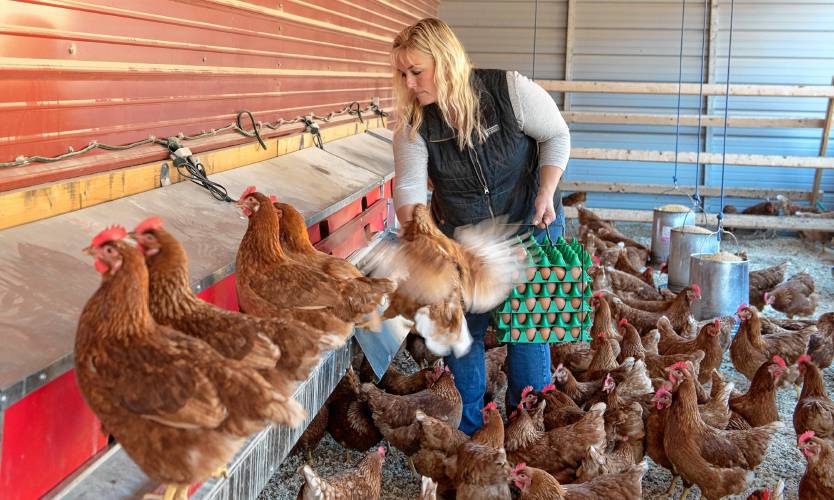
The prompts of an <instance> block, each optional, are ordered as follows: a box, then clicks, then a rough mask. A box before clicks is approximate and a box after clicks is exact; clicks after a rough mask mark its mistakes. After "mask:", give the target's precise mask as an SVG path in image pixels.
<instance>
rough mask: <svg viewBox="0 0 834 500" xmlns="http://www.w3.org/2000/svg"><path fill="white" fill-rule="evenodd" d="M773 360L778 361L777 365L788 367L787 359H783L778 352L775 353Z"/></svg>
mask: <svg viewBox="0 0 834 500" xmlns="http://www.w3.org/2000/svg"><path fill="white" fill-rule="evenodd" d="M773 362H774V363H776V364H777V365H779V366H781V367H782V368H786V367H787V366H786V365H785V360H784V359H782V356H779V355H778V354H777V355H775V356H773Z"/></svg>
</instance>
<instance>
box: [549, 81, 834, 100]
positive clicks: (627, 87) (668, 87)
mask: <svg viewBox="0 0 834 500" xmlns="http://www.w3.org/2000/svg"><path fill="white" fill-rule="evenodd" d="M536 83H538V84H539V85H541V86H542V88H544V89H545V90H549V91H551V92H594V93H610V94H660V95H677V93H678V84H677V83H664V82H611V81H565V80H536ZM699 87H700V86H699V85H698V84H697V83H682V84H681V94H684V95H698V92H699ZM725 92H726V88H725V86H724V84H718V83H708V84H705V85H704V90H703V94H704V95H711V96H716V95H724V94H725ZM730 95H734V96H757V97H762V96H781V97H834V86H832V85H754V84H733V85H730Z"/></svg>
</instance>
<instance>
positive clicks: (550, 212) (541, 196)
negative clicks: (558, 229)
mask: <svg viewBox="0 0 834 500" xmlns="http://www.w3.org/2000/svg"><path fill="white" fill-rule="evenodd" d="M563 173H564V170H562V169H561V168H559V167H556V166H553V165H543V166H542V169H541V182H540V187H539V192H538V194H537V195H536V201H535V202H534V203H533V206H534V208H535V209H536V212H535V215H533V221H532V223H533V224H534V225H535V226H537V227H540V228H542V229H544V228H545V227H546V226H547V225H548V224H550V223H551V222H553V221H554V220H556V208H555V207H554V206H553V194H554V193H555V192H556V186H558V185H559V181H560V180H561V179H562V174H563Z"/></svg>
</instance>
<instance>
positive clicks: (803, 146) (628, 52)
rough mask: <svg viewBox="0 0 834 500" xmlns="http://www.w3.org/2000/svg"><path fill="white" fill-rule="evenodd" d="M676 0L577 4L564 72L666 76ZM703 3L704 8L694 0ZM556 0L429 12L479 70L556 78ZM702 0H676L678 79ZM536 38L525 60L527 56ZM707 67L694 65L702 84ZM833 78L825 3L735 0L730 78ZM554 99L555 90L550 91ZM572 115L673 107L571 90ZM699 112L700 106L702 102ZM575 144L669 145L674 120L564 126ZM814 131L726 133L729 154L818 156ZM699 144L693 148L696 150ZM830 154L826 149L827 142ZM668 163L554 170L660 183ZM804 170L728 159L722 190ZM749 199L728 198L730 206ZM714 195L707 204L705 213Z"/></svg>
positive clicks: (802, 106) (801, 112)
mask: <svg viewBox="0 0 834 500" xmlns="http://www.w3.org/2000/svg"><path fill="white" fill-rule="evenodd" d="M683 4H684V2H683V0H679V1H661V0H655V1H651V0H649V1H634V0H607V1H597V0H577V1H576V2H575V9H576V10H575V16H576V17H575V22H576V25H575V35H574V50H573V54H574V55H573V69H572V73H573V79H574V80H618V81H647V82H649V81H657V82H676V81H677V80H678V61H679V57H678V56H679V51H680V37H681V31H680V26H681V12H682V7H683ZM705 4H706V6H705ZM567 10H568V2H567V0H554V1H544V0H539V1H538V2H535V1H534V2H531V1H505V2H478V1H466V0H452V1H444V2H441V4H440V16H441V17H442V18H443V19H444V20H446V21H447V22H448V23H449V24H450V25H451V26H452V27H453V28H454V30H455V32H456V33H457V34H458V36H459V37H460V38H461V40H462V41H463V43H464V45H465V46H466V48H467V50H468V51H469V53H470V56H471V58H472V61H473V63H474V64H475V65H476V66H479V67H492V68H504V69H515V70H518V71H520V72H522V73H523V74H525V75H527V76H535V77H536V78H543V79H561V78H564V68H565V33H566V25H567ZM708 12H709V1H707V2H704V1H703V0H688V1H686V14H685V30H684V44H683V45H684V50H683V77H682V80H683V81H684V82H697V81H698V78H699V72H700V65H701V58H700V56H701V44H702V35H703V28H704V16H705V15H708ZM729 17H730V2H729V0H721V1H720V2H719V6H718V19H719V36H718V41H717V57H716V58H715V59H714V60H713V61H712V63H711V64H712V66H713V68H714V69H713V71H714V81H715V82H717V83H723V82H725V81H726V80H725V78H726V70H727V47H728V34H729ZM534 34H535V60H534V57H533V52H534V49H533V48H534ZM709 65H710V63H709V62H708V61H707V62H706V63H705V67H704V81H706V80H707V73H708V69H709ZM832 76H834V0H816V1H802V2H794V1H787V0H781V1H779V0H757V1H752V0H748V1H744V0H736V1H735V12H734V20H733V47H732V66H731V74H730V81H731V82H732V83H762V84H818V85H827V84H830V83H831V77H832ZM554 97H555V98H556V99H557V102H559V103H560V105H561V95H560V94H554ZM570 102H571V110H572V111H618V112H636V113H655V114H660V113H670V114H673V115H674V114H675V113H676V109H677V96H674V95H672V96H653V95H627V94H620V95H616V94H573V96H572V97H571V101H570ZM826 105H827V101H826V99H823V98H801V97H785V98H782V97H761V98H753V97H730V103H729V106H730V113H731V116H732V115H742V114H744V115H757V116H762V115H784V116H791V117H796V116H811V117H815V118H823V117H824V115H825V109H826ZM698 107H699V106H698V97H697V96H682V98H681V114H696V113H697V112H698ZM723 109H724V98H723V97H714V98H710V99H709V106H708V110H709V112H710V113H723ZM701 111H702V113H706V112H707V107H706V106H705V107H704V108H703V109H702V110H701ZM571 130H572V133H573V144H574V146H575V147H600V148H632V149H649V150H665V151H673V150H674V149H675V131H674V127H667V126H639V125H598V124H572V125H571ZM696 134H697V129H696V128H695V127H681V128H680V132H679V135H678V141H679V148H680V150H681V151H694V150H695V149H696V144H697V135H696ZM820 136H821V130H820V129H762V128H758V129H742V128H731V129H729V130H728V138H727V152H728V153H757V154H785V155H808V156H813V155H816V154H817V153H818V149H819V144H820ZM705 142H706V148H707V149H706V150H707V151H712V152H721V149H722V144H723V143H722V130H721V129H710V133H709V134H708V136H707V137H706V141H705ZM702 150H704V149H702ZM829 155H832V153H831V149H829ZM673 171H674V167H673V165H670V164H655V163H635V162H612V161H594V160H571V163H570V165H569V169H568V172H567V174H566V176H565V178H566V179H570V180H594V181H610V182H633V183H644V184H664V183H668V184H669V185H670V187H671V184H672V177H673ZM705 171H706V184H708V185H714V186H717V185H719V184H720V181H721V175H720V166H708V167H707V168H706V169H705ZM677 177H678V181H679V183H680V184H681V185H692V184H693V183H694V179H695V166H694V165H681V166H679V167H678V174H677ZM813 177H814V171H813V170H811V169H793V168H773V167H771V168H765V167H735V166H732V165H728V166H727V169H726V176H725V185H726V186H727V187H765V188H781V189H802V190H810V188H811V185H812V182H813ZM822 189H823V190H825V191H826V197H825V198H824V200H825V202H826V204H827V205H828V206H829V207H831V206H832V205H834V193H832V192H834V175H832V173H831V172H828V173H826V174H825V175H824V176H823V179H822ZM670 200H671V198H669V197H664V196H659V195H612V194H607V193H606V194H604V195H603V194H591V195H590V196H589V204H590V205H591V206H606V207H620V208H651V207H653V206H655V205H657V204H658V203H661V202H666V201H670ZM756 201H757V200H750V199H728V200H727V203H733V204H735V205H736V206H738V207H745V206H747V205H750V204H753V203H755V202H756ZM717 206H718V200H717V199H716V198H713V199H708V200H707V209H708V210H710V211H714V210H715V209H716V208H717Z"/></svg>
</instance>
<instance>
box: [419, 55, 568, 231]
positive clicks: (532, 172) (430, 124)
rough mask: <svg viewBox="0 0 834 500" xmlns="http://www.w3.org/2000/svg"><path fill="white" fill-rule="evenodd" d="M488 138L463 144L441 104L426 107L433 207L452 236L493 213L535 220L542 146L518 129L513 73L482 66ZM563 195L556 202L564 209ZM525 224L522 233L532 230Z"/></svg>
mask: <svg viewBox="0 0 834 500" xmlns="http://www.w3.org/2000/svg"><path fill="white" fill-rule="evenodd" d="M472 84H473V86H474V87H475V89H476V91H477V92H478V97H479V101H480V106H481V120H482V122H483V124H484V128H485V131H486V135H487V137H486V139H485V140H484V142H483V143H481V144H478V143H477V138H473V142H474V143H476V145H475V147H473V148H470V147H468V146H467V147H465V148H464V149H463V150H462V151H461V150H460V149H459V148H458V143H457V135H456V131H455V130H454V129H452V128H451V127H449V126H448V125H447V124H446V122H445V121H444V120H443V116H442V115H441V113H440V108H438V107H437V105H436V104H430V105H427V106H424V107H423V123H422V125H421V127H420V130H419V133H420V135H421V136H422V137H423V139H424V140H425V142H426V146H427V148H428V153H429V165H428V174H429V178H430V179H431V182H432V184H433V186H434V190H433V193H432V202H431V208H432V213H433V215H434V218H435V220H436V221H437V223H438V225H439V226H440V229H441V230H442V231H443V232H444V233H445V234H446V235H447V236H452V234H453V232H454V229H455V228H456V227H458V226H463V225H466V224H472V223H475V222H480V221H482V220H484V219H488V218H490V217H492V216H500V215H508V216H509V221H510V222H519V223H522V224H529V223H530V221H531V220H532V218H533V215H534V213H533V211H534V207H533V202H534V200H535V197H536V193H537V192H538V189H539V170H540V169H539V167H538V144H537V143H536V141H535V140H534V139H531V138H530V137H528V136H526V135H524V132H522V131H521V129H520V128H519V127H518V123H517V122H516V119H515V114H514V113H513V106H512V103H511V101H510V94H509V90H508V89H507V72H506V71H502V70H491V69H476V70H475V71H474V72H473V75H472ZM561 200H562V197H561V194H560V192H559V190H558V189H557V190H556V194H555V195H554V206H555V207H556V211H557V213H558V211H559V205H560V204H561ZM528 229H529V228H528V227H524V226H520V227H519V231H518V233H522V232H524V231H526V230H528Z"/></svg>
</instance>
